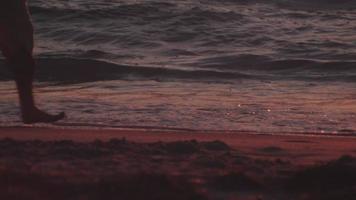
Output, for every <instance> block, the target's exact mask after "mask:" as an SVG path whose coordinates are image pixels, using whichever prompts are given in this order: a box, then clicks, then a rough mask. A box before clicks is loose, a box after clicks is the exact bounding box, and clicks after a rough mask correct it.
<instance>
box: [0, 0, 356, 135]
mask: <svg viewBox="0 0 356 200" xmlns="http://www.w3.org/2000/svg"><path fill="white" fill-rule="evenodd" d="M29 4H30V9H31V13H32V15H33V22H34V26H35V40H36V48H35V55H36V58H37V60H38V70H37V75H36V79H37V82H36V85H37V88H38V89H37V93H38V103H39V104H40V105H41V106H42V107H44V108H46V109H48V110H49V111H52V112H56V111H60V110H65V111H66V112H67V114H68V116H69V118H68V119H67V120H65V121H63V122H61V123H59V124H57V125H56V126H61V127H67V126H94V127H95V126H96V127H123V126H126V127H161V128H178V129H179V128H183V129H197V130H244V131H252V132H255V131H257V132H271V133H276V132H279V133H280V132H300V133H322V134H323V133H335V134H345V133H346V134H354V133H355V130H356V100H355V99H356V98H355V97H356V88H355V82H356V42H355V41H356V34H355V33H356V3H355V2H353V1H348V0H343V1H336V0H335V1H334V0H309V1H307V0H305V1H304V0H299V1H297V0H270V1H263V0H200V1H198V0H178V1H173V0H166V1H161V0H155V1H150V0H148V1H143V0H96V1H94V0H86V1H84V0H72V1H60V0H46V1H45V0H32V1H30V2H29ZM0 77H1V80H2V81H1V84H0V95H1V98H0V107H1V111H2V114H1V115H0V123H1V126H13V125H15V126H18V125H20V122H19V119H18V113H19V111H18V105H17V96H16V91H15V88H14V86H13V83H12V82H11V81H9V80H10V75H9V74H8V72H7V71H6V69H5V68H4V67H1V69H0Z"/></svg>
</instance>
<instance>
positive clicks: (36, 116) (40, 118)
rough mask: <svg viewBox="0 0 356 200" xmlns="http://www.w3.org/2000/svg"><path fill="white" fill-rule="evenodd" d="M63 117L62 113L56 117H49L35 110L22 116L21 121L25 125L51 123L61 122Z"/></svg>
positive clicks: (49, 115)
mask: <svg viewBox="0 0 356 200" xmlns="http://www.w3.org/2000/svg"><path fill="white" fill-rule="evenodd" d="M65 117H66V115H65V113H64V112H61V113H59V114H57V115H51V114H48V113H45V112H43V111H41V110H39V109H37V108H35V109H34V110H33V111H32V112H27V113H26V114H23V116H22V120H23V122H24V123H25V124H34V123H51V122H56V121H58V120H61V119H63V118H65Z"/></svg>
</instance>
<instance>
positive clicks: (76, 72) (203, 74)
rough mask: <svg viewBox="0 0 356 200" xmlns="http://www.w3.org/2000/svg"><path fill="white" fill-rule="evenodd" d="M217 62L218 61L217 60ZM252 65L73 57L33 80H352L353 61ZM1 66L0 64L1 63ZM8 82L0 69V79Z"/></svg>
mask: <svg viewBox="0 0 356 200" xmlns="http://www.w3.org/2000/svg"><path fill="white" fill-rule="evenodd" d="M219 59H221V58H219ZM257 63H258V62H255V64H254V65H248V64H246V63H245V64H246V65H238V64H236V62H235V64H231V67H228V65H226V66H225V68H224V69H225V71H222V68H221V67H216V68H215V67H213V66H204V67H205V68H204V69H203V68H202V67H203V66H199V67H200V68H196V69H194V70H182V69H174V68H159V67H144V66H129V65H118V64H115V63H110V62H105V61H99V60H90V59H73V58H42V59H39V60H38V61H37V65H38V66H37V69H38V70H37V73H36V79H37V80H39V81H45V82H58V83H81V82H92V81H105V80H157V81H179V80H190V81H198V82H199V81H203V82H231V81H240V80H243V79H254V80H303V81H305V80H315V81H352V82H354V81H356V62H328V63H326V62H317V61H311V60H270V61H261V62H259V64H257ZM1 65H3V64H1ZM8 79H10V76H9V73H8V71H6V70H4V68H3V67H2V68H1V70H0V80H8Z"/></svg>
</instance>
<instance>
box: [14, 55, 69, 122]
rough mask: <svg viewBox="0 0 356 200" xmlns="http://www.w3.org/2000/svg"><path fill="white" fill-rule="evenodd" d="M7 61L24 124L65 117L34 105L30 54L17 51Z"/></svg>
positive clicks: (62, 114)
mask: <svg viewBox="0 0 356 200" xmlns="http://www.w3.org/2000/svg"><path fill="white" fill-rule="evenodd" d="M8 62H9V64H10V66H11V68H12V70H13V71H14V76H15V81H16V86H17V90H18V93H19V99H20V105H21V112H22V119H23V122H24V123H26V124H31V123H37V122H45V123H50V122H55V121H58V120H60V119H63V118H64V117H65V114H64V113H63V112H62V113H60V114H57V115H50V114H47V113H45V112H43V111H41V110H39V109H38V108H37V107H36V106H35V101H34V97H33V92H32V88H33V85H32V84H33V76H34V68H35V62H34V60H33V58H32V55H30V54H29V53H26V51H23V52H19V53H17V54H16V55H15V56H14V57H13V58H11V59H10V60H9V59H8Z"/></svg>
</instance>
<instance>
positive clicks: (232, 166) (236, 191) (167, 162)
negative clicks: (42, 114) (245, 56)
mask: <svg viewBox="0 0 356 200" xmlns="http://www.w3.org/2000/svg"><path fill="white" fill-rule="evenodd" d="M355 144H356V138H354V137H339V136H327V137H324V136H323V137H322V136H305V135H268V134H246V133H231V132H230V133H228V132H225V133H222V132H199V131H195V132H189V131H169V130H165V131H162V130H133V129H121V130H93V129H92V130H65V129H50V128H33V127H29V128H2V129H0V186H1V187H0V188H2V189H1V191H0V197H1V199H243V200H245V199H246V200H248V199H271V200H272V199H273V200H278V199H281V200H282V199H335V200H336V199H350V200H351V199H352V198H354V196H355V195H356V146H355Z"/></svg>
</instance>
